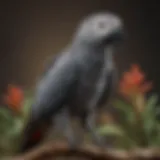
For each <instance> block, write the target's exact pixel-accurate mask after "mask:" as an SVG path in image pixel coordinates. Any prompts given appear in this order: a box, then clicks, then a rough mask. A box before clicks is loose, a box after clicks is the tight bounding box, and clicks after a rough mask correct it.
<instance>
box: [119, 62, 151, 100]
mask: <svg viewBox="0 0 160 160" xmlns="http://www.w3.org/2000/svg"><path fill="white" fill-rule="evenodd" d="M151 88H152V84H151V83H149V82H146V81H145V75H144V73H143V72H142V71H141V69H140V67H139V66H138V65H132V66H131V69H130V70H129V71H128V72H125V73H123V76H122V79H121V81H120V85H119V91H120V93H121V94H122V95H123V96H125V97H126V96H127V97H128V96H131V95H133V94H139V93H141V94H144V93H146V92H148V91H149V90H150V89H151Z"/></svg>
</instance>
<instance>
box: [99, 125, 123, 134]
mask: <svg viewBox="0 0 160 160" xmlns="http://www.w3.org/2000/svg"><path fill="white" fill-rule="evenodd" d="M97 131H98V132H99V133H100V134H101V135H114V136H124V132H123V130H122V128H120V127H119V126H117V125H115V124H114V125H109V124H107V125H105V126H103V127H100V128H99V129H98V130H97Z"/></svg>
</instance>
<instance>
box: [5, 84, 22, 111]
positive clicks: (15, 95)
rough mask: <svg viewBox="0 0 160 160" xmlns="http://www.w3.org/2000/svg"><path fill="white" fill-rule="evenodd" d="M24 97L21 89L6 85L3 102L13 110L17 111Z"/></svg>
mask: <svg viewBox="0 0 160 160" xmlns="http://www.w3.org/2000/svg"><path fill="white" fill-rule="evenodd" d="M23 99H24V95H23V91H22V90H21V89H20V88H19V87H16V86H14V85H8V90H7V94H6V95H5V96H4V99H3V100H4V103H5V104H6V105H8V107H9V108H11V109H12V110H14V111H19V110H20V108H21V107H22V102H23Z"/></svg>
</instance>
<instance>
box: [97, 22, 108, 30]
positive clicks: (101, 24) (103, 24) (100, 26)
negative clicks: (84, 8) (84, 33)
mask: <svg viewBox="0 0 160 160" xmlns="http://www.w3.org/2000/svg"><path fill="white" fill-rule="evenodd" d="M98 27H99V28H100V29H103V28H105V27H106V23H105V22H99V23H98Z"/></svg>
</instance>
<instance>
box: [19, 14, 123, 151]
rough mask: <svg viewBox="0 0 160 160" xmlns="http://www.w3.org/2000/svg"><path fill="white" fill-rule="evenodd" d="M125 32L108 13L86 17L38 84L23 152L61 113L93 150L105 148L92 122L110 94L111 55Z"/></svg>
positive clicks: (71, 138) (23, 143)
mask: <svg viewBox="0 0 160 160" xmlns="http://www.w3.org/2000/svg"><path fill="white" fill-rule="evenodd" d="M123 31H124V27H123V23H122V20H121V18H120V17H119V16H117V15H115V14H112V13H108V12H103V13H96V14H92V15H89V16H88V17H86V18H85V19H84V20H83V21H82V22H81V23H80V25H79V26H78V28H77V31H76V33H75V35H74V36H73V39H72V42H71V43H70V44H69V45H68V46H67V47H66V49H64V51H62V52H61V53H60V54H58V55H57V56H56V57H55V58H54V59H53V61H52V62H51V63H50V65H49V66H48V68H47V70H46V71H45V72H44V74H43V75H42V77H41V78H40V80H39V81H38V83H37V86H36V90H35V97H34V102H33V104H32V107H31V112H30V118H29V121H28V123H27V125H26V128H25V130H24V135H23V136H22V139H23V140H22V145H21V151H23V152H24V151H26V148H27V145H28V143H29V142H30V139H31V137H33V134H35V133H36V131H38V130H39V129H40V128H41V126H42V125H43V124H44V123H46V122H48V121H49V120H50V119H51V118H52V117H55V116H56V115H58V114H59V113H60V112H61V111H62V110H65V111H66V112H65V113H66V115H68V116H66V117H67V118H66V120H65V123H66V126H68V127H70V123H69V119H70V117H78V118H79V119H80V121H81V124H82V126H83V127H84V128H86V129H87V130H88V131H89V132H90V133H91V135H92V136H93V139H94V140H95V141H96V142H97V144H99V145H101V144H102V143H103V140H102V139H101V138H100V136H99V135H98V134H97V133H96V132H95V116H96V112H97V109H99V108H100V107H101V106H102V105H103V104H104V103H106V102H107V101H108V98H109V96H110V94H111V92H112V91H113V89H114V88H113V87H114V82H115V75H116V74H115V73H116V70H115V66H114V61H113V54H114V52H115V48H116V46H117V44H119V42H121V41H122V40H123V37H124V32H123ZM42 130H43V129H42ZM42 130H41V131H42ZM67 137H68V140H69V143H71V144H72V143H74V142H75V139H74V133H72V132H71V131H70V132H68V133H67Z"/></svg>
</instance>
